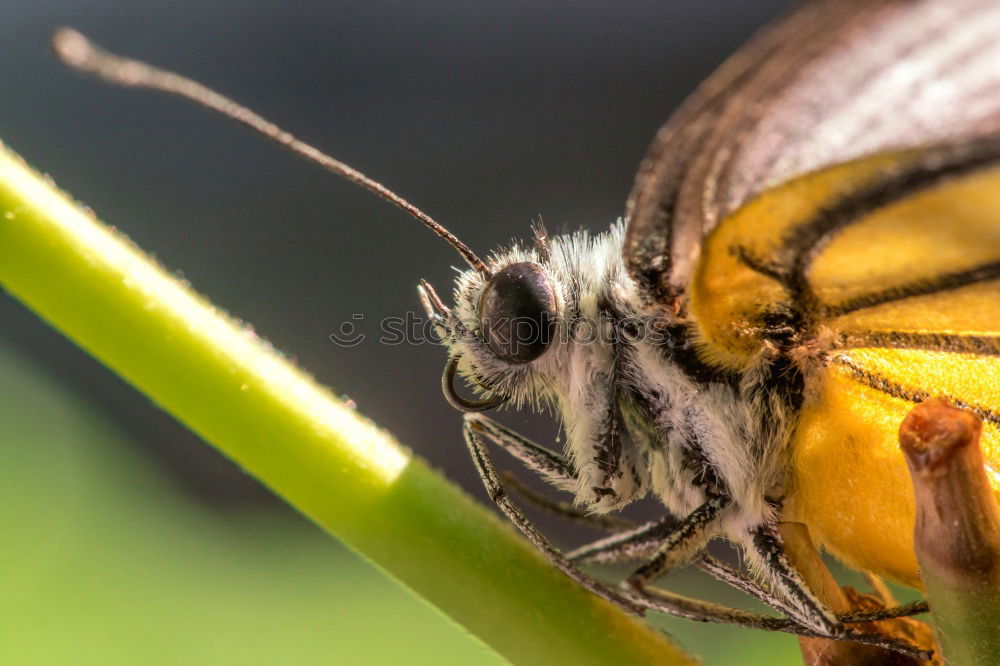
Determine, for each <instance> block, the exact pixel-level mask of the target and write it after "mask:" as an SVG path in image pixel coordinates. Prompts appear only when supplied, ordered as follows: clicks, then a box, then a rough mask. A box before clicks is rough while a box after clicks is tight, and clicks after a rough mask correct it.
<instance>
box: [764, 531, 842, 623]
mask: <svg viewBox="0 0 1000 666" xmlns="http://www.w3.org/2000/svg"><path fill="white" fill-rule="evenodd" d="M750 545H751V547H752V548H753V552H754V554H755V555H756V557H757V559H758V561H759V562H760V565H761V569H762V573H764V574H765V575H767V577H768V578H769V579H770V583H771V587H773V588H774V589H775V590H777V591H778V592H780V593H781V595H782V596H783V597H784V598H785V600H786V602H787V603H786V606H787V610H786V612H788V614H789V616H790V617H792V618H793V619H794V620H795V621H797V622H799V623H800V624H802V625H804V626H806V627H809V628H811V629H813V630H815V631H818V632H820V633H822V634H824V635H826V636H829V637H839V636H841V635H842V634H843V633H844V625H843V624H842V623H841V622H840V620H838V619H837V616H836V615H834V613H833V611H831V610H830V609H829V608H827V606H826V604H824V603H823V602H822V601H820V600H819V599H818V598H816V595H814V594H813V593H812V590H810V589H809V586H808V585H806V582H805V581H804V580H803V579H802V576H801V574H799V572H798V571H797V570H796V569H795V567H794V566H792V563H791V562H789V561H788V558H787V557H786V556H785V551H784V548H783V547H782V544H781V537H780V536H779V535H778V532H777V531H776V530H775V529H774V526H773V525H761V526H760V527H758V528H756V529H755V530H754V531H753V533H752V535H751V539H750Z"/></svg>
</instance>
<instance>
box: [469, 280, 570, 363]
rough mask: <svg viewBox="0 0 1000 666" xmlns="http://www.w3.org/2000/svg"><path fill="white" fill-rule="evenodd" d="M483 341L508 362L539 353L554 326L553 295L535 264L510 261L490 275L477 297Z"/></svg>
mask: <svg viewBox="0 0 1000 666" xmlns="http://www.w3.org/2000/svg"><path fill="white" fill-rule="evenodd" d="M479 317H480V320H481V324H482V330H483V335H484V337H485V338H486V344H487V345H489V347H490V349H491V350H492V351H493V353H494V354H496V355H497V356H499V357H500V358H503V359H505V360H507V361H510V362H512V363H527V362H528V361H534V360H535V359H536V358H538V357H539V356H541V355H542V354H543V353H544V352H545V350H546V349H547V348H548V346H549V343H550V342H551V341H552V337H553V333H554V332H555V326H556V298H555V294H554V293H553V291H552V285H551V284H550V283H549V279H548V278H547V277H545V273H543V272H542V269H541V268H539V267H538V266H537V265H535V264H531V263H527V262H524V263H520V264H511V265H510V266H507V267H506V268H504V269H503V270H501V271H500V272H499V273H497V274H496V275H494V276H493V278H492V279H491V280H490V283H489V284H488V285H486V289H484V290H483V295H482V297H481V298H480V299H479Z"/></svg>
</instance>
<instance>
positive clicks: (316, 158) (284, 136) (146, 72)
mask: <svg viewBox="0 0 1000 666" xmlns="http://www.w3.org/2000/svg"><path fill="white" fill-rule="evenodd" d="M52 50H53V51H55V54H56V56H58V58H59V59H60V60H61V61H63V62H64V63H65V64H66V65H68V66H69V67H72V68H73V69H75V70H78V71H81V72H86V73H88V74H95V75H97V76H98V77H100V78H102V79H104V80H105V81H108V82H110V83H115V84H117V85H120V86H129V87H135V88H150V89H153V90H159V91H162V92H165V93H170V94H171V95H178V96H180V97H184V98H185V99H188V100H191V101H192V102H194V103H195V104H198V105H199V106H204V107H207V108H209V109H212V110H213V111H218V112H219V113H221V114H222V115H224V116H226V117H228V118H231V119H233V120H235V121H236V122H238V123H242V124H243V125H246V126H247V127H249V128H250V129H252V130H255V131H257V132H259V133H261V134H263V135H264V136H266V137H267V138H269V139H271V140H272V141H274V142H276V143H278V144H281V145H282V146H284V147H285V148H287V149H289V150H291V151H292V152H294V153H298V154H299V155H301V156H303V157H305V158H306V159H307V160H310V161H312V162H315V163H316V164H319V165H320V166H321V167H323V168H325V169H327V170H328V171H332V172H333V173H335V174H337V175H338V176H340V177H341V178H345V179H346V180H349V181H351V182H352V183H355V184H356V185H360V186H361V187H363V188H365V189H366V190H368V191H369V192H372V193H373V194H375V195H377V196H379V197H382V198H383V199H385V200H386V201H388V202H389V203H391V204H392V205H394V206H396V207H397V208H401V209H403V210H405V211H406V212H407V213H409V214H410V215H411V216H413V217H414V218H416V219H417V220H418V221H419V222H421V223H422V224H423V225H424V226H426V227H427V228H428V229H430V230H431V231H433V232H434V233H436V234H437V235H438V236H440V237H441V238H443V239H445V240H446V241H447V242H448V244H449V245H451V246H452V247H453V248H455V249H456V250H457V251H458V253H459V254H460V255H462V258H463V259H465V261H466V263H468V264H469V266H471V267H472V268H474V269H475V270H477V271H479V272H480V273H483V274H484V275H487V276H488V275H489V274H490V271H489V269H488V268H487V267H486V264H485V263H484V262H483V260H482V259H480V258H479V257H477V256H476V254H475V253H474V252H473V251H472V250H471V249H470V248H469V246H468V245H466V244H465V243H463V242H462V241H460V240H459V239H458V237H457V236H455V234H453V233H451V232H450V231H448V230H447V229H445V228H444V227H443V226H441V225H440V224H438V223H437V222H435V221H434V219H433V218H432V217H431V216H430V215H428V214H427V213H425V212H423V211H422V210H420V209H419V208H417V207H416V206H414V205H413V204H412V203H410V202H409V201H407V200H406V199H404V198H403V197H401V196H399V195H398V194H396V193H395V192H393V191H392V190H390V189H389V188H387V187H386V186H385V185H383V184H382V183H379V182H378V181H376V180H372V179H371V178H369V177H368V176H366V175H365V174H363V173H361V172H360V171H358V170H357V169H355V168H353V167H350V166H348V165H347V164H344V163H343V162H341V161H340V160H336V159H334V158H332V157H330V156H329V155H327V154H326V153H324V152H322V151H320V150H318V149H317V148H314V147H313V146H311V145H309V144H308V143H305V142H304V141H301V140H299V139H297V138H295V137H294V136H292V135H291V134H290V133H288V132H286V131H285V130H283V129H281V128H280V127H278V126H277V125H275V124H274V123H272V122H270V121H268V120H265V119H264V118H262V117H261V116H259V115H257V114H256V113H254V112H253V111H251V110H250V109H248V108H246V107H245V106H243V105H241V104H237V103H236V102H234V101H233V100H231V99H229V98H228V97H225V96H223V95H220V94H219V93H217V92H215V91H214V90H212V89H211V88H208V87H206V86H203V85H202V84H200V83H198V82H197V81H193V80H191V79H189V78H187V77H184V76H181V75H179V74H175V73H173V72H168V71H166V70H163V69H159V68H156V67H153V66H151V65H147V64H146V63H144V62H140V61H138V60H131V59H129V58H122V57H120V56H116V55H115V54H113V53H109V52H108V51H105V50H104V49H102V48H100V47H99V46H96V45H95V44H93V43H92V42H91V41H90V40H88V39H87V38H86V37H84V36H83V35H82V34H80V33H79V32H77V31H76V30H73V29H71V28H60V29H59V30H57V31H56V32H55V34H53V36H52Z"/></svg>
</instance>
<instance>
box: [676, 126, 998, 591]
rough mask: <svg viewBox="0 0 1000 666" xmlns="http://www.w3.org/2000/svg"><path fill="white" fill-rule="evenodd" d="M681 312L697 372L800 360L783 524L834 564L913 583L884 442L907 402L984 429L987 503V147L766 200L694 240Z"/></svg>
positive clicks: (896, 459)
mask: <svg viewBox="0 0 1000 666" xmlns="http://www.w3.org/2000/svg"><path fill="white" fill-rule="evenodd" d="M690 307H691V314H692V315H693V318H694V320H695V322H696V324H697V330H698V334H699V337H700V340H701V353H702V355H703V356H704V357H705V359H706V360H709V361H711V362H713V363H716V364H719V365H724V366H727V367H730V368H734V369H746V368H748V367H750V366H752V365H753V364H754V363H755V362H759V359H760V358H761V355H762V354H767V353H770V352H769V350H771V349H776V348H780V347H781V346H782V345H784V346H785V347H786V349H788V350H790V351H789V353H791V354H793V355H794V356H796V358H798V359H800V361H801V364H802V367H804V368H805V369H806V385H807V386H806V394H805V403H804V406H803V410H802V413H801V420H800V422H799V425H798V427H797V430H796V433H795V435H794V440H793V444H792V446H793V451H792V456H793V465H792V467H793V470H794V478H793V483H792V490H791V492H790V495H789V500H788V504H787V507H788V509H789V512H790V514H789V517H790V519H796V520H801V521H802V522H806V523H807V524H809V525H810V527H811V529H812V532H813V535H814V537H815V538H816V539H817V541H819V542H821V543H822V544H823V545H824V546H826V547H827V549H829V550H830V551H832V552H834V553H835V554H837V555H838V556H839V557H841V558H842V559H843V560H845V561H846V562H848V563H849V564H851V565H853V566H855V567H858V568H864V569H870V570H872V571H875V572H878V573H881V574H883V575H888V576H890V577H892V578H894V579H896V580H899V581H901V582H905V583H909V584H917V583H918V578H917V567H916V560H915V558H914V555H913V552H912V548H911V547H910V546H909V545H908V544H911V543H912V533H913V520H914V503H913V494H912V489H911V487H910V481H909V475H908V473H907V471H906V466H905V463H904V461H903V458H902V455H901V453H900V452H899V449H898V442H897V432H898V429H899V425H900V423H901V421H902V419H903V417H904V416H905V415H906V413H907V411H909V409H910V408H912V407H913V405H914V404H915V403H917V402H920V401H922V400H925V399H927V398H929V397H934V396H945V397H948V398H950V399H951V400H952V401H954V402H955V403H957V404H959V405H962V406H965V407H967V408H969V409H972V410H974V411H976V412H977V413H978V414H979V415H980V416H981V417H982V418H983V420H984V426H985V427H984V431H983V432H984V439H983V444H984V448H985V454H986V460H987V468H988V469H987V471H988V473H989V474H990V475H991V476H992V478H993V479H994V480H995V482H996V487H997V489H998V490H1000V137H992V138H987V139H984V140H980V141H975V142H967V143H962V144H953V145H945V146H937V147H933V148H927V149H922V150H913V151H905V152H899V153H890V154H883V155H880V156H877V157H872V158H867V159H863V160H859V161H855V162H851V163H847V164H843V165H839V166H835V167H831V168H829V169H825V170H823V171H819V172H816V173H813V174H810V175H807V176H804V177H801V178H798V179H795V180H793V181H791V182H789V183H786V184H785V185H783V186H780V187H778V188H775V189H773V190H769V191H768V192H766V193H764V194H762V195H760V196H759V197H757V198H755V199H754V200H752V201H751V202H750V203H748V204H747V205H746V206H744V207H743V208H741V209H740V210H739V211H737V212H736V213H735V214H734V215H732V216H731V217H729V218H727V219H726V220H725V221H723V222H722V223H721V224H720V225H719V226H718V227H717V228H716V229H715V231H714V232H713V233H711V234H709V236H708V237H707V238H706V239H705V244H704V246H703V249H702V255H701V260H700V261H699V263H698V265H697V268H696V270H695V273H694V278H693V281H692V285H691V305H690Z"/></svg>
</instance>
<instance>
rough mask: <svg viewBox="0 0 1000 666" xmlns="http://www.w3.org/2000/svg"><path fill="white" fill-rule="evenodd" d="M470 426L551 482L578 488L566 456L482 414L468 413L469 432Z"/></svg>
mask: <svg viewBox="0 0 1000 666" xmlns="http://www.w3.org/2000/svg"><path fill="white" fill-rule="evenodd" d="M470 427H473V428H474V429H475V430H476V432H477V433H479V434H481V435H482V436H484V437H486V438H487V439H489V440H490V441H491V442H493V443H494V444H496V445H497V446H499V447H500V448H501V449H503V450H504V451H506V452H507V453H509V454H510V455H512V456H514V457H515V458H517V459H518V460H520V461H521V462H522V463H524V466H525V467H527V468H528V469H530V470H531V471H532V472H535V473H536V474H538V475H539V476H540V477H542V479H544V480H545V481H546V482H548V483H549V484H551V485H553V486H555V487H556V488H559V489H560V490H571V489H575V487H576V473H575V472H574V471H573V468H572V466H570V464H569V463H568V462H567V461H566V459H565V458H563V457H562V456H561V455H560V454H558V453H556V452H555V451H551V450H549V449H547V448H545V447H544V446H539V445H538V444H535V443H534V442H532V441H531V440H530V439H527V438H526V437H523V436H521V435H520V434H518V433H516V432H514V431H513V430H511V429H510V428H507V427H505V426H502V425H500V424H499V423H497V422H496V421H494V420H493V419H491V418H490V417H488V416H484V415H482V414H476V413H471V414H466V415H465V428H466V431H468V429H469V428H470Z"/></svg>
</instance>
